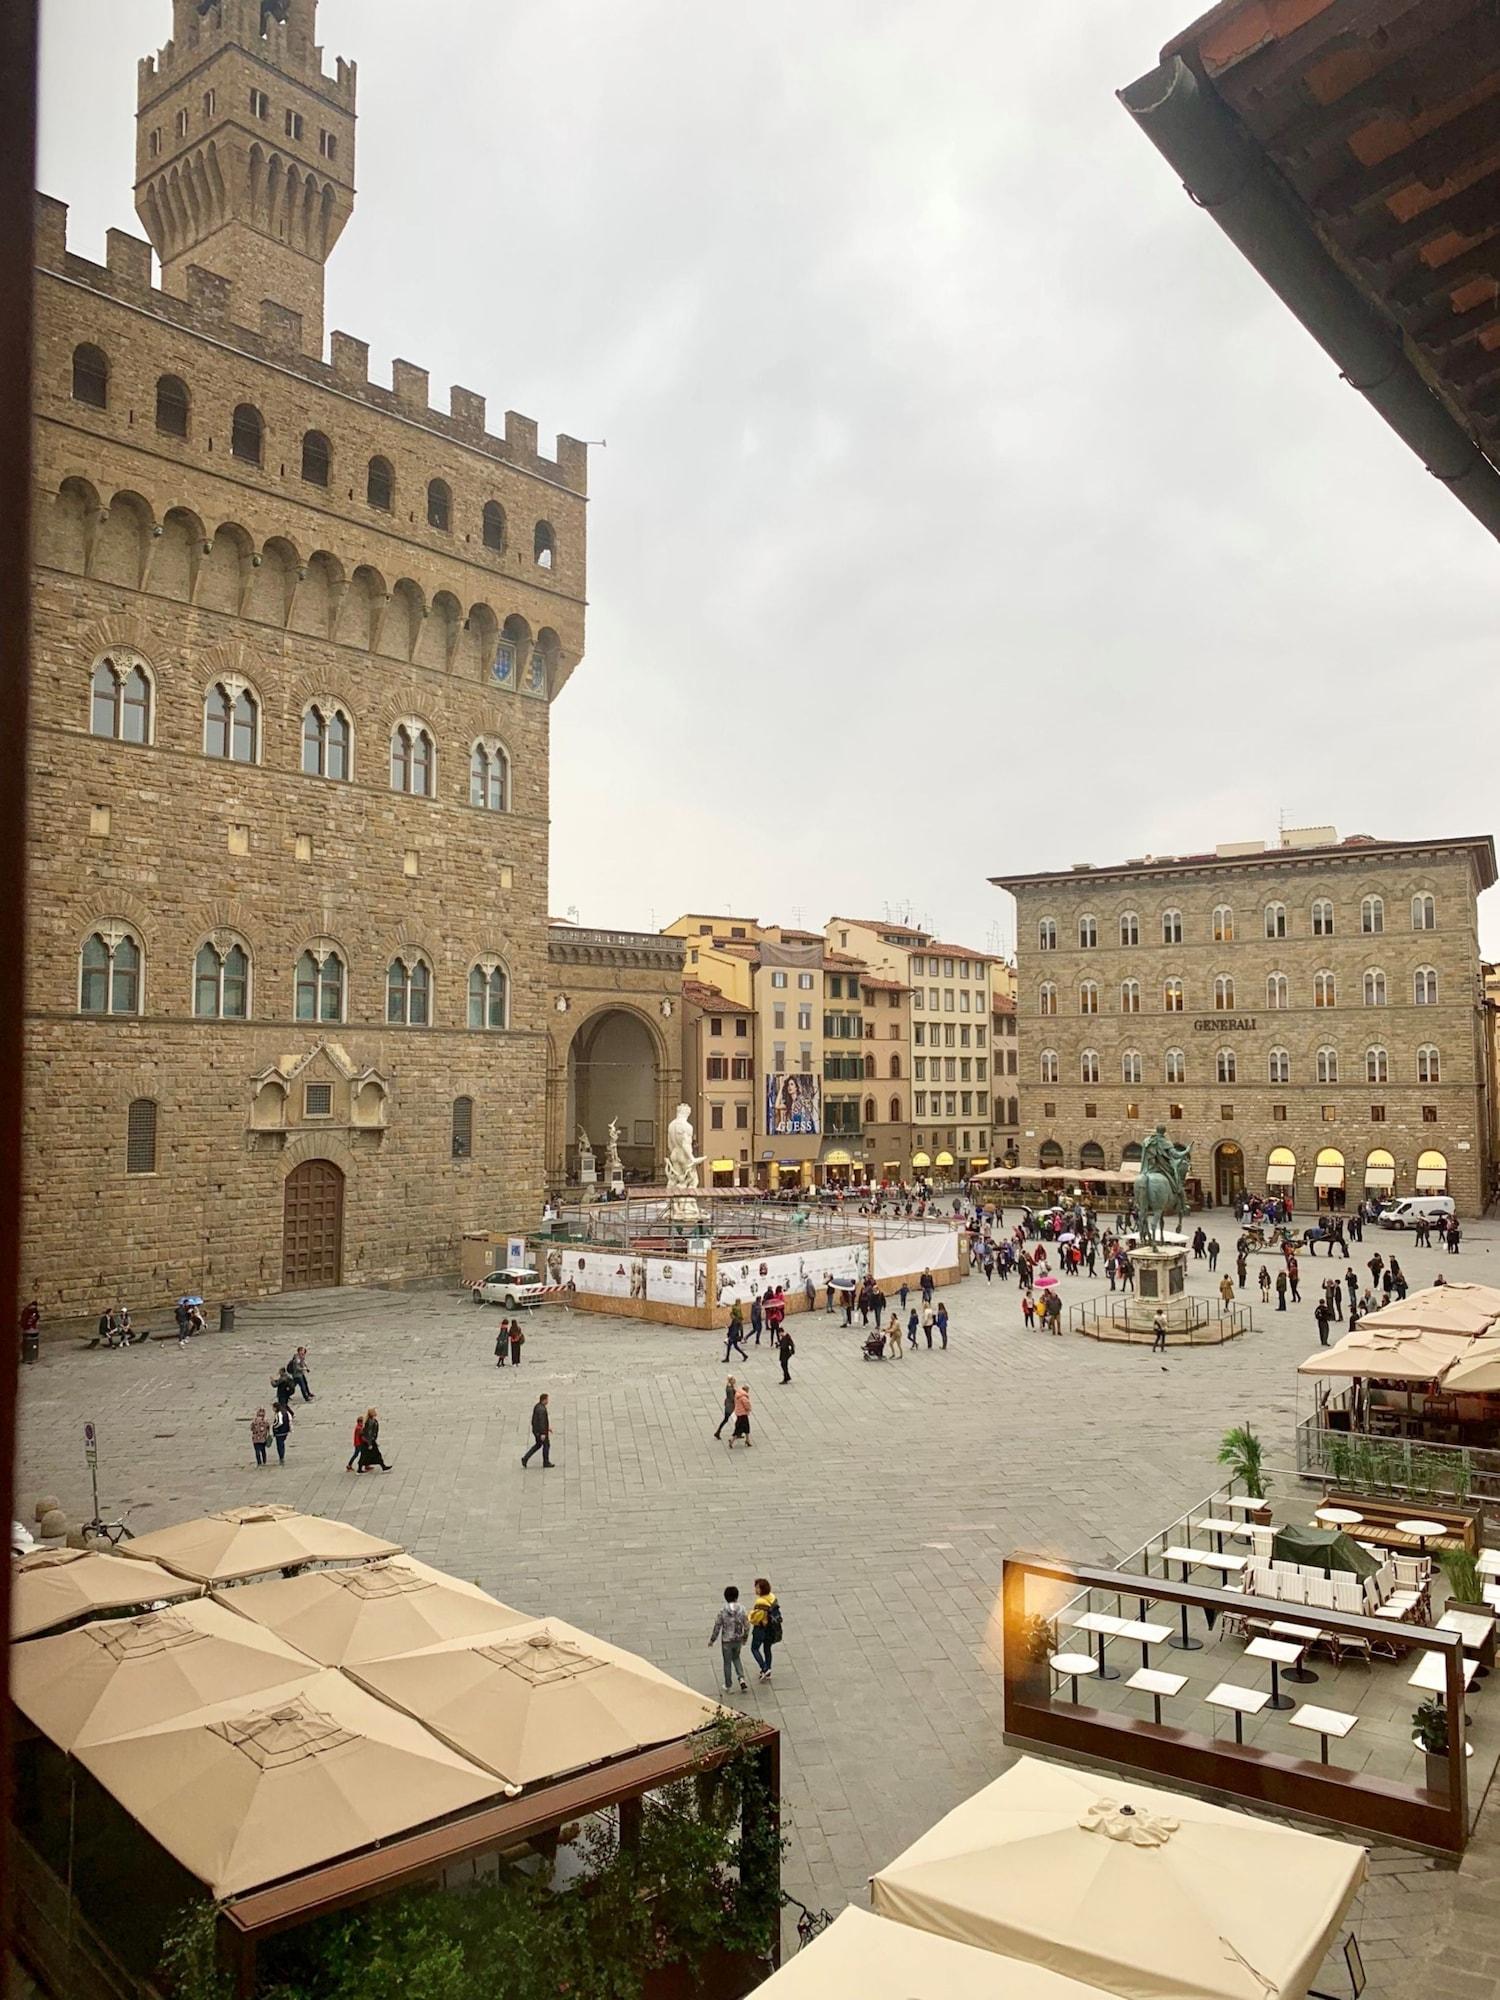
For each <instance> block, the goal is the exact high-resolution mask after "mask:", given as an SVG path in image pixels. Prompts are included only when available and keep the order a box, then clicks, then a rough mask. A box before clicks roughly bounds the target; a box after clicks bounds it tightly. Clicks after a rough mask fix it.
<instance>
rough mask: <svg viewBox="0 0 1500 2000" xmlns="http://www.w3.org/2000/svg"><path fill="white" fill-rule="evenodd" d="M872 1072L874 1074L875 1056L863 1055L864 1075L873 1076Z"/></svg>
mask: <svg viewBox="0 0 1500 2000" xmlns="http://www.w3.org/2000/svg"><path fill="white" fill-rule="evenodd" d="M874 1074H875V1058H874V1056H866V1057H865V1075H866V1076H867V1077H873V1076H874Z"/></svg>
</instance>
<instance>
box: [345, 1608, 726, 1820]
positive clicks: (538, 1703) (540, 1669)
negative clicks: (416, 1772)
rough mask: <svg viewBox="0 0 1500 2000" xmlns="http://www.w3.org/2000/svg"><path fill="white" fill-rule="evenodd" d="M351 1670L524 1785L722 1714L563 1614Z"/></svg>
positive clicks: (685, 1731) (662, 1739) (667, 1738)
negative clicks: (565, 1619)
mask: <svg viewBox="0 0 1500 2000" xmlns="http://www.w3.org/2000/svg"><path fill="white" fill-rule="evenodd" d="M349 1672H350V1673H351V1674H352V1675H353V1676H354V1678H355V1679H356V1680H357V1681H359V1682H360V1684H361V1685H362V1686H364V1687H367V1688H369V1689H371V1690H372V1692H374V1693H375V1694H378V1695H382V1696H383V1697H384V1698H385V1699H386V1700H387V1701H392V1702H394V1703H395V1704H396V1705H397V1707H398V1708H403V1709H405V1710H406V1712H407V1714H408V1715H413V1716H415V1717H417V1719H418V1720H419V1721H421V1722H425V1723H426V1725H427V1727H428V1728H429V1729H432V1730H434V1731H435V1732H436V1733H437V1734H438V1735H439V1736H441V1737H442V1739H443V1741H444V1742H445V1743H451V1744H452V1745H453V1747H454V1748H455V1749H456V1750H461V1751H462V1752H463V1753H464V1755H465V1756H466V1757H472V1758H473V1759H474V1761H475V1763H476V1764H483V1765H485V1766H486V1767H487V1768H488V1769H489V1770H491V1771H495V1772H497V1773H498V1774H499V1775H500V1776H501V1777H502V1778H504V1780H505V1781H506V1783H507V1784H508V1785H515V1786H523V1785H532V1784H536V1783H538V1782H539V1781H540V1780H542V1779H543V1778H555V1777H559V1776H561V1774H562V1773H563V1772H565V1771H577V1770H582V1769H583V1768H584V1766H586V1765H589V1764H597V1763H600V1762H602V1761H603V1760H604V1759H605V1758H608V1757H621V1756H626V1755H628V1754H629V1753H630V1752H631V1751H633V1750H644V1749H647V1748H648V1747H649V1746H650V1745H652V1744H655V1743H670V1742H672V1741H673V1739H674V1738H676V1737H679V1736H687V1735H690V1734H691V1733H692V1732H693V1731H694V1730H696V1729H701V1728H703V1727H704V1725H705V1724H707V1723H710V1722H712V1721H713V1719H714V1717H715V1716H716V1715H717V1714H718V1713H719V1709H718V1707H717V1704H716V1703H714V1702H712V1701H710V1700H708V1699H707V1697H705V1696H704V1695H701V1694H698V1693H696V1692H695V1691H694V1690H693V1689H692V1688H690V1687H685V1686H683V1684H682V1683H681V1682H680V1681H674V1680H673V1679H672V1678H671V1677H670V1676H669V1675H667V1674H664V1673H662V1672H661V1671H660V1670H659V1669H658V1668H656V1667H653V1666H651V1665H650V1664H649V1663H648V1662H647V1661H645V1660H641V1659H637V1658H636V1657H635V1655H634V1654H632V1653H626V1652H622V1651H621V1650H620V1649H619V1648H618V1647H616V1646H610V1645H607V1644H606V1643H605V1642H604V1641H603V1640H600V1639H595V1638H593V1637H591V1636H590V1635H589V1634H588V1633H587V1632H579V1631H576V1630H575V1629H574V1628H573V1627H572V1626H571V1625H565V1624H564V1623H563V1622H562V1621H561V1619H557V1618H548V1619H535V1620H533V1621H531V1622H530V1623H528V1624H526V1625H513V1626H508V1627H505V1628H504V1629H502V1630H497V1631H495V1632H492V1633H488V1634H485V1635H483V1636H482V1637H480V1638H475V1639H451V1640H448V1641H447V1642H445V1643H444V1644H442V1645H438V1646H428V1647H427V1648H425V1650H423V1651H422V1652H419V1653H407V1654H404V1655H403V1656H402V1657H401V1658H400V1659H391V1660H367V1661H365V1662H364V1663H363V1664H362V1665H360V1666H357V1667H350V1669H349Z"/></svg>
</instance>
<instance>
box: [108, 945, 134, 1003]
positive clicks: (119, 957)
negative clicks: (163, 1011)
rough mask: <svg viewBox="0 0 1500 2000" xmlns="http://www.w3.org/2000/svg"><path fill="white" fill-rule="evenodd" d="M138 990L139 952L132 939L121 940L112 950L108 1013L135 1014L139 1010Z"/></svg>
mask: <svg viewBox="0 0 1500 2000" xmlns="http://www.w3.org/2000/svg"><path fill="white" fill-rule="evenodd" d="M140 990H141V954H140V951H139V949H138V948H137V946H136V945H135V943H134V942H133V940H132V939H130V938H121V939H120V941H119V943H118V944H117V945H116V946H115V949H114V960H113V972H112V975H111V979H110V996H109V1011H110V1012H111V1013H112V1014H134V1013H136V1012H137V1011H138V1008H139V1002H140Z"/></svg>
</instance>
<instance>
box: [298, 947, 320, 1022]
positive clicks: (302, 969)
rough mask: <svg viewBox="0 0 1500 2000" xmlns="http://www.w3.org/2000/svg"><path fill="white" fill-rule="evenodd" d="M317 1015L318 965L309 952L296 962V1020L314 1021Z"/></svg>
mask: <svg viewBox="0 0 1500 2000" xmlns="http://www.w3.org/2000/svg"><path fill="white" fill-rule="evenodd" d="M317 1015H318V964H317V960H316V959H315V958H314V957H313V955H312V953H311V952H310V951H305V952H303V954H302V956H301V957H300V958H299V959H298V960H297V1019H298V1020H299V1021H314V1020H316V1019H317Z"/></svg>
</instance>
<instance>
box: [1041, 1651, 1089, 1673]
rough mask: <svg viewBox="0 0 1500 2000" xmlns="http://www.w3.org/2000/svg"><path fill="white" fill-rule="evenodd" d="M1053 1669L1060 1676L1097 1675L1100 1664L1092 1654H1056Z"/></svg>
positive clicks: (1053, 1656) (1052, 1662)
mask: <svg viewBox="0 0 1500 2000" xmlns="http://www.w3.org/2000/svg"><path fill="white" fill-rule="evenodd" d="M1051 1665H1052V1669H1053V1671H1054V1672H1055V1673H1059V1674H1097V1673H1098V1671H1099V1662H1098V1661H1097V1660H1096V1659H1095V1658H1094V1656H1093V1654H1092V1653H1054V1654H1053V1655H1052V1660H1051Z"/></svg>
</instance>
